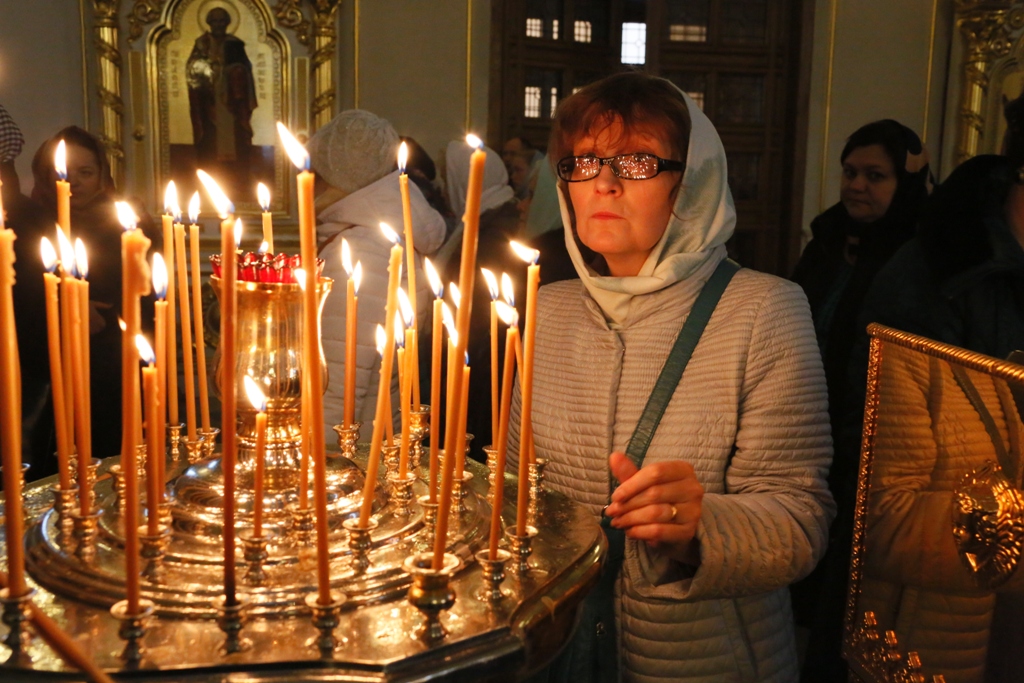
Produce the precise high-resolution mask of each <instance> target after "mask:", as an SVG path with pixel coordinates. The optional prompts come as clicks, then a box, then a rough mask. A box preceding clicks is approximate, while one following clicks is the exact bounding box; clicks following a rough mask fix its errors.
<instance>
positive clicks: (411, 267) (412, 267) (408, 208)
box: [398, 141, 420, 408]
mask: <svg viewBox="0 0 1024 683" xmlns="http://www.w3.org/2000/svg"><path fill="white" fill-rule="evenodd" d="M408 161H409V146H408V145H407V144H406V143H405V142H404V141H403V142H402V144H401V145H399V146H398V171H399V173H398V187H399V190H400V191H401V195H402V224H403V227H404V229H405V258H406V261H407V268H406V269H407V270H408V272H409V274H408V275H407V276H406V278H407V279H408V281H409V303H410V304H411V305H412V323H411V325H410V326H411V327H412V328H414V329H416V328H417V327H418V326H419V320H418V318H419V316H418V315H417V314H418V310H419V309H417V308H416V246H415V243H414V241H413V235H412V202H411V201H410V198H409V174H408V173H406V172H405V167H406V164H407V163H408ZM415 347H416V344H415V343H413V345H412V348H411V349H407V350H406V353H407V354H412V355H411V357H410V360H409V365H410V369H411V372H412V373H413V375H412V387H413V405H414V406H415V407H416V408H419V405H420V361H419V354H418V353H416V348H415Z"/></svg>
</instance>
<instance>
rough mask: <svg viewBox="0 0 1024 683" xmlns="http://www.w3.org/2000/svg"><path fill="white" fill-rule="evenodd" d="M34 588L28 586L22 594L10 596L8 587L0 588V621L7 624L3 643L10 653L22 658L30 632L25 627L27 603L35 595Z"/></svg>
mask: <svg viewBox="0 0 1024 683" xmlns="http://www.w3.org/2000/svg"><path fill="white" fill-rule="evenodd" d="M35 594H36V589H35V588H31V587H30V588H29V589H28V591H27V592H26V593H25V594H24V595H19V596H12V595H11V591H10V589H8V588H4V589H3V590H0V605H2V606H3V612H2V613H0V622H3V623H4V624H6V625H7V629H8V630H7V635H6V636H4V639H3V643H4V645H6V646H7V647H9V648H10V649H11V654H12V655H13V656H14V657H16V658H23V657H25V656H26V655H27V652H28V646H29V643H30V641H31V638H32V636H31V633H30V632H29V630H28V629H27V628H26V626H27V623H26V622H27V621H28V605H29V602H30V601H31V600H32V598H33V597H35Z"/></svg>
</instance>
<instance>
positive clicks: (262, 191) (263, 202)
mask: <svg viewBox="0 0 1024 683" xmlns="http://www.w3.org/2000/svg"><path fill="white" fill-rule="evenodd" d="M256 199H257V200H258V201H259V203H260V208H261V209H263V211H264V212H266V211H270V190H268V189H267V186H266V185H264V184H263V183H260V184H259V185H257V186H256Z"/></svg>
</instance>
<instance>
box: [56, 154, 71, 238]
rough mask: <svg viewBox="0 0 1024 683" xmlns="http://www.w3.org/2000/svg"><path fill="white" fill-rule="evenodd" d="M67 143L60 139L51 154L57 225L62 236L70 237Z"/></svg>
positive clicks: (69, 187)
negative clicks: (54, 181) (54, 177)
mask: <svg viewBox="0 0 1024 683" xmlns="http://www.w3.org/2000/svg"><path fill="white" fill-rule="evenodd" d="M67 159H68V155H67V145H66V144H64V141H63V140H61V141H60V142H58V143H57V151H56V152H55V153H54V155H53V165H54V168H55V170H56V171H57V225H59V226H60V229H61V232H63V233H64V236H65V237H66V238H68V239H69V240H70V239H71V183H69V182H68V163H67Z"/></svg>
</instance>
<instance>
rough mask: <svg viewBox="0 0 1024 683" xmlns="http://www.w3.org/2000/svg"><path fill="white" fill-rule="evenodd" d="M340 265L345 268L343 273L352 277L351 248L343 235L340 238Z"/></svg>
mask: <svg viewBox="0 0 1024 683" xmlns="http://www.w3.org/2000/svg"><path fill="white" fill-rule="evenodd" d="M341 267H342V268H344V269H345V275H348V276H349V277H352V250H351V249H349V247H348V240H347V239H345V238H344V237H342V238H341Z"/></svg>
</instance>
